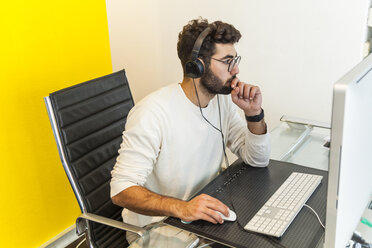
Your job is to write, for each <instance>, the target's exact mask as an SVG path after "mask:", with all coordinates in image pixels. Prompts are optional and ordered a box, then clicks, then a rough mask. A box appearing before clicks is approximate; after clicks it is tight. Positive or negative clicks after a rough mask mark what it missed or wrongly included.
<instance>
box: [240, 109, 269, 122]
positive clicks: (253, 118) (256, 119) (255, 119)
mask: <svg viewBox="0 0 372 248" xmlns="http://www.w3.org/2000/svg"><path fill="white" fill-rule="evenodd" d="M264 116H265V113H264V110H263V109H262V108H261V113H260V114H259V115H254V116H245V119H246V120H247V121H249V122H259V121H261V120H262V119H263V118H264Z"/></svg>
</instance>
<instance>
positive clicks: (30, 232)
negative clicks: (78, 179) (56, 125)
mask: <svg viewBox="0 0 372 248" xmlns="http://www.w3.org/2000/svg"><path fill="white" fill-rule="evenodd" d="M111 72H112V67H111V58H110V48H109V36H108V27H107V18H106V6H105V1H103V0H101V1H76V0H74V1H72V0H65V1H47V0H34V1H27V0H17V1H11V0H7V1H5V0H4V1H3V0H2V1H0V111H1V112H0V118H1V120H0V130H1V131H0V132H1V135H0V139H1V140H0V153H1V154H0V166H1V167H0V168H1V169H0V173H1V174H0V179H1V180H0V197H1V204H0V247H38V246H40V245H42V244H43V243H45V242H46V241H48V240H50V239H51V238H53V237H54V236H55V235H57V234H59V233H61V232H62V231H63V230H65V229H66V228H68V227H69V226H71V225H73V224H74V222H75V218H76V217H77V216H78V215H79V213H80V209H79V207H78V204H77V202H76V200H75V197H74V194H73V192H72V190H71V187H70V185H69V182H68V180H67V177H66V176H65V173H64V170H63V168H62V164H61V162H60V160H59V157H58V152H57V149H56V145H55V141H54V137H53V135H52V130H51V128H50V124H49V120H48V117H47V112H46V109H45V106H44V101H43V97H44V96H47V95H48V94H49V93H50V92H53V91H56V90H58V89H61V88H64V87H67V86H70V85H73V84H76V83H79V82H82V81H86V80H89V79H92V78H95V77H98V76H102V75H104V74H108V73H111Z"/></svg>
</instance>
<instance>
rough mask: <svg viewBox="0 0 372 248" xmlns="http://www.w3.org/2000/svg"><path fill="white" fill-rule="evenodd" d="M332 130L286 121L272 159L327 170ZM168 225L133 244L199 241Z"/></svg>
mask: <svg viewBox="0 0 372 248" xmlns="http://www.w3.org/2000/svg"><path fill="white" fill-rule="evenodd" d="M329 133H330V130H329V129H328V128H322V127H317V126H314V125H307V124H300V123H293V122H283V123H281V125H279V126H278V127H276V128H275V129H274V130H273V131H272V132H271V135H272V153H271V158H272V159H275V160H282V161H286V162H291V163H295V164H299V165H303V166H306V167H312V168H316V169H320V170H327V168H328V155H329V150H328V149H326V148H325V147H323V144H324V143H325V138H326V137H327V136H329ZM164 227H165V225H164V224H163V223H159V224H157V225H155V226H153V227H152V228H151V229H150V230H149V231H148V232H147V233H146V234H145V235H144V237H143V238H140V239H138V240H137V241H136V242H134V243H133V244H132V245H131V246H130V247H157V246H159V247H161V246H162V247H193V245H194V244H196V243H197V241H198V239H197V237H196V236H195V235H193V234H191V233H188V232H186V231H182V230H181V229H177V228H175V227H172V228H171V229H167V228H164ZM321 243H322V242H321ZM321 243H320V245H321ZM203 247H209V246H203Z"/></svg>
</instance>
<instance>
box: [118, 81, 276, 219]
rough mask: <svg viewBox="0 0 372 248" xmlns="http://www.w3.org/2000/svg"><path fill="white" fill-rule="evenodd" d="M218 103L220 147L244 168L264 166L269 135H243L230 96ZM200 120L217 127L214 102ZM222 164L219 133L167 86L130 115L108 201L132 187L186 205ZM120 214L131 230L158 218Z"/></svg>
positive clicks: (178, 88) (244, 130)
mask: <svg viewBox="0 0 372 248" xmlns="http://www.w3.org/2000/svg"><path fill="white" fill-rule="evenodd" d="M219 102H220V109H221V122H222V131H223V134H224V137H225V141H224V142H225V144H226V146H227V147H228V148H229V149H230V150H231V151H232V152H233V153H234V154H236V155H237V156H238V157H240V158H242V159H243V161H244V162H245V163H247V164H250V165H252V166H258V167H263V166H267V164H268V162H269V156H270V135H269V134H268V133H267V134H264V135H255V134H252V133H251V132H249V130H248V128H247V123H246V121H245V120H243V119H242V118H241V116H240V115H239V114H238V113H237V107H236V105H235V104H233V103H232V100H231V96H229V95H219ZM203 115H204V116H205V117H206V118H207V119H208V120H209V121H210V122H211V123H212V124H213V125H214V126H215V127H217V128H220V120H219V110H218V103H217V97H214V98H213V99H212V100H211V101H210V102H209V104H208V106H207V107H205V108H203ZM222 161H223V148H222V137H221V134H220V132H218V131H217V130H216V129H214V128H213V127H212V126H211V125H210V124H208V123H207V122H206V121H205V120H204V119H203V117H202V116H201V113H200V109H199V107H198V106H196V105H194V104H193V103H192V102H191V101H190V100H189V99H188V98H187V97H186V95H185V94H184V92H183V90H182V88H181V86H180V85H179V84H173V85H170V86H168V87H164V88H162V89H160V90H158V91H156V92H154V93H152V94H150V95H149V96H147V97H146V98H144V99H143V100H142V101H140V102H139V103H138V104H136V105H135V106H134V107H133V109H132V110H131V111H130V113H129V115H128V118H127V123H126V126H125V131H124V132H123V142H122V144H121V146H120V149H119V156H118V158H117V162H116V164H115V166H114V168H113V170H112V172H111V174H112V179H111V197H112V196H115V195H117V194H118V193H120V192H121V191H123V190H125V189H127V188H128V187H131V186H134V185H138V186H143V187H145V188H147V189H149V190H151V191H152V192H155V193H158V194H161V195H166V196H171V197H175V198H178V199H183V200H187V199H188V198H189V197H190V196H192V195H193V194H194V193H196V192H198V191H199V190H201V189H202V188H203V187H204V186H205V185H206V184H208V183H209V182H210V181H211V180H212V179H213V178H214V177H215V176H216V175H217V173H218V172H219V170H220V168H221V163H222ZM122 215H123V220H124V222H127V223H130V224H133V225H137V226H145V225H147V224H150V223H152V222H156V221H160V220H161V219H162V218H163V217H153V216H145V215H140V214H137V213H134V212H132V211H129V210H128V209H124V210H123V214H122Z"/></svg>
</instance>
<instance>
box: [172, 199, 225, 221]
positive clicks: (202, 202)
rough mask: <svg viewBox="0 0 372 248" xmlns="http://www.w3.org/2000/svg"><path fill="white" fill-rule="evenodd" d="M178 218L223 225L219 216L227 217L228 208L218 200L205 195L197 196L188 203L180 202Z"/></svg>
mask: <svg viewBox="0 0 372 248" xmlns="http://www.w3.org/2000/svg"><path fill="white" fill-rule="evenodd" d="M178 210H179V211H178V212H179V214H178V215H179V216H177V217H178V218H180V219H181V220H183V221H194V220H205V221H209V222H211V223H213V224H217V223H220V224H222V223H223V219H222V217H221V215H219V214H218V213H217V212H216V211H219V212H221V213H222V214H223V215H225V216H228V215H229V208H228V207H227V206H226V205H225V204H223V203H222V202H221V201H219V200H218V199H216V198H214V197H211V196H209V195H206V194H201V195H198V196H197V197H195V198H193V199H192V200H190V201H188V202H182V204H181V206H179V209H178Z"/></svg>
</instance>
